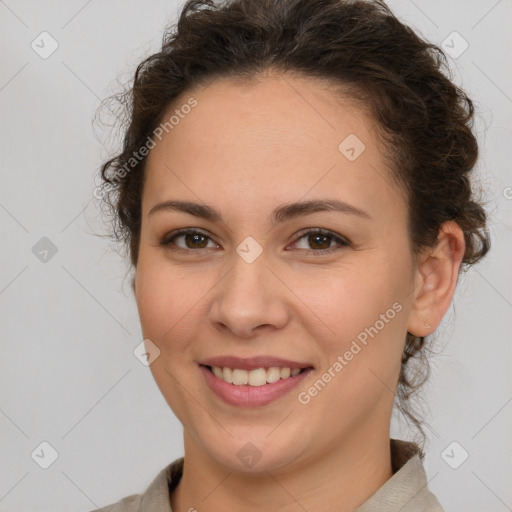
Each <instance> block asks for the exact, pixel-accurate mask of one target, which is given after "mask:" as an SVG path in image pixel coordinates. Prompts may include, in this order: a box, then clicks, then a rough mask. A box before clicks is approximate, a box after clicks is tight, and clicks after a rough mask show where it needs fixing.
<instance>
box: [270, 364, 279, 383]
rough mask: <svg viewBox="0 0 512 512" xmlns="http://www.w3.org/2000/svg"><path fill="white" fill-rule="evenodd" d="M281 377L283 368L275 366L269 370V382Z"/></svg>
mask: <svg viewBox="0 0 512 512" xmlns="http://www.w3.org/2000/svg"><path fill="white" fill-rule="evenodd" d="M280 378H281V368H277V367H275V366H273V367H272V368H269V369H268V370H267V382H268V383H269V384H270V383H272V382H277V381H278V380H279V379H280Z"/></svg>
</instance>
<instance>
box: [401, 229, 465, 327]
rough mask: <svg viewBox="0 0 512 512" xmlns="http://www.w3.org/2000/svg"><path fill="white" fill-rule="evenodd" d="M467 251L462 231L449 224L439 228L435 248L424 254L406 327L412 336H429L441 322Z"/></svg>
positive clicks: (420, 262) (417, 273) (417, 272)
mask: <svg viewBox="0 0 512 512" xmlns="http://www.w3.org/2000/svg"><path fill="white" fill-rule="evenodd" d="M465 248H466V245H465V242H464V233H463V231H462V229H461V228H460V226H459V225H458V224H457V223H455V222H453V221H448V222H445V223H444V224H443V225H442V226H441V227H440V229H439V235H438V238H437V244H436V246H435V247H433V248H429V250H428V251H426V252H425V253H424V254H422V255H421V257H420V259H419V263H418V268H417V270H416V279H415V290H414V303H413V305H412V310H411V315H410V317H409V324H408V327H407V330H408V332H410V333H411V334H414V335H415V336H427V335H428V334H431V333H432V332H433V331H434V330H435V329H436V328H437V327H438V326H439V324H440V323H441V320H442V319H443V316H444V315H445V313H446V311H447V310H448V308H449V306H450V303H451V301H452V298H453V294H454V293H455V287H456V285H457V279H458V275H459V268H460V265H461V262H462V259H463V257H464V252H465Z"/></svg>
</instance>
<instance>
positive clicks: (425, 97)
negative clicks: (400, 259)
mask: <svg viewBox="0 0 512 512" xmlns="http://www.w3.org/2000/svg"><path fill="white" fill-rule="evenodd" d="M270 70H276V71H277V72H281V73H285V72H289V73H295V74H298V75H301V76H305V77H311V78H316V79H318V80H320V81H322V82H323V83H327V84H330V86H331V88H332V90H333V91H334V92H337V91H338V90H341V91H343V93H342V94H344V95H345V96H346V97H347V96H348V97H349V98H351V99H353V100H355V101H356V102H358V104H359V105H361V108H364V109H365V110H366V111H368V112H369V113H370V115H371V116H372V118H373V119H375V120H376V121H377V125H378V126H379V127H380V130H379V135H380V137H381V138H382V139H383V140H384V141H385V142H386V145H385V147H386V148H387V150H386V153H387V155H386V156H387V158H388V160H389V162H390V163H391V166H390V168H391V169H392V175H393V177H394V178H395V179H396V181H397V182H398V183H399V184H400V185H401V187H402V190H403V191H404V192H405V197H406V198H407V202H408V216H409V217H408V229H409V235H410V242H411V247H412V249H413V251H414V252H415V253H416V254H419V252H420V251H421V250H422V249H424V248H428V247H433V246H434V245H435V244H436V241H437V237H438V233H439V228H440V226H441V225H442V224H443V223H444V222H445V221H449V220H453V221H455V222H456V223H457V224H458V225H459V226H460V228H461V229H462V230H463V232H464V239H465V244H466V249H465V254H464V257H463V261H462V265H461V271H463V270H465V269H467V267H469V266H470V265H472V264H474V263H475V262H477V261H478V260H479V259H480V258H482V257H483V256H484V255H485V254H486V253H487V251H488V250H489V248H490V237H489V234H488V231H487V229H486V213H485V210H484V208H483V205H482V202H481V201H479V200H478V199H477V198H475V191H474V187H473V189H472V184H471V182H470V174H471V172H472V169H473V167H474V166H475V163H476V161H477V156H478V145H477V141H476V138H475V136H474V134H473V131H472V130H473V121H474V119H473V117H474V107H473V103H472V101H471V100H470V99H469V98H468V96H467V95H466V94H465V92H464V91H463V90H462V89H460V88H459V87H458V86H456V85H455V84H454V83H453V82H452V81H451V79H450V76H451V75H450V70H449V66H448V64H447V59H446V57H445V55H444V53H443V51H442V50H441V49H440V48H439V47H437V46H436V45H434V44H431V43H430V42H428V41H426V40H424V39H422V38H421V37H420V36H419V35H417V34H416V33H415V32H414V31H413V30H412V29H411V28H410V27H408V26H406V25H405V24H403V23H402V22H400V21H399V20H398V19H397V18H396V17H395V15H394V14H393V13H392V12H391V10H390V9H389V8H388V7H387V5H386V4H385V3H384V2H383V1H381V0H355V1H350V0H227V1H224V2H222V3H219V2H217V3H215V2H213V0H189V1H187V2H186V4H185V5H184V7H183V9H182V12H181V14H180V17H179V20H178V22H177V24H176V25H172V26H169V27H168V28H167V29H166V31H165V33H164V36H163V42H162V48H161V51H159V52H157V53H155V54H153V55H151V56H149V57H148V58H146V59H145V60H144V61H143V62H141V63H140V64H139V65H138V67H137V70H136V72H135V77H134V81H133V85H132V87H131V88H130V89H129V90H128V91H127V92H125V93H122V94H120V95H118V96H117V97H115V99H116V100H118V101H121V103H122V105H123V106H124V107H125V113H126V116H127V121H126V127H125V132H124V142H123V147H122V151H121V152H120V153H119V154H117V155H116V156H115V157H113V158H111V159H109V160H108V161H107V162H105V163H104V164H103V166H102V168H101V178H102V194H101V197H102V198H103V200H104V201H103V204H104V205H106V206H107V209H108V211H109V213H110V215H111V221H112V222H111V225H112V235H113V237H114V239H115V240H117V241H118V242H122V243H123V245H124V247H125V248H126V249H127V251H128V252H129V256H130V260H131V264H132V266H133V267H136V265H137V259H138V248H139V241H140V229H141V198H142V188H143V184H144V166H145V162H146V157H139V158H137V159H134V158H133V155H134V154H137V155H138V154H139V153H138V151H139V149H140V148H141V147H143V146H144V145H145V144H146V141H148V140H150V137H151V135H152V134H153V133H154V130H155V129H156V128H157V127H158V126H159V124H160V122H161V120H162V118H163V115H164V113H165V112H166V111H167V109H168V108H169V106H170V105H171V104H173V102H174V101H175V100H177V98H178V97H179V96H181V95H182V94H184V93H186V92H187V91H190V90H191V89H192V88H193V87H195V86H199V85H204V84H207V83H208V82H210V81H213V80H215V79H220V78H226V77H230V78H232V79H234V80H238V81H240V82H244V81H250V80H252V79H255V78H257V77H258V76H261V74H262V73H265V72H268V71H270ZM110 99H112V98H110ZM427 349H428V344H426V343H425V338H424V337H418V336H414V335H412V334H411V333H407V336H406V340H405V345H404V352H403V356H402V362H401V371H400V376H399V381H398V386H397V392H396V395H395V405H396V406H397V408H398V409H399V410H400V411H401V412H402V413H403V414H404V416H405V417H406V419H408V420H409V421H411V422H412V423H413V425H414V426H415V427H416V428H417V429H418V430H419V432H420V434H421V437H422V438H423V441H424V440H425V433H424V431H423V429H422V418H417V417H416V416H415V413H416V411H415V409H414V408H413V406H412V402H411V398H412V397H413V395H415V394H416V392H417V391H418V390H419V388H420V387H421V386H422V385H423V384H424V383H425V381H426V380H427V378H428V375H429V363H428V358H427V357H426V350H427Z"/></svg>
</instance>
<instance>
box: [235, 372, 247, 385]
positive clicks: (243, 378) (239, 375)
mask: <svg viewBox="0 0 512 512" xmlns="http://www.w3.org/2000/svg"><path fill="white" fill-rule="evenodd" d="M248 381H249V372H248V371H247V370H238V369H235V370H233V384H236V385H237V386H241V385H243V384H247V382H248Z"/></svg>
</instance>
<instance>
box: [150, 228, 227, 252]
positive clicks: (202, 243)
mask: <svg viewBox="0 0 512 512" xmlns="http://www.w3.org/2000/svg"><path fill="white" fill-rule="evenodd" d="M180 238H182V239H183V241H184V243H185V247H180V246H179V245H178V244H176V243H175V241H176V240H179V239H180ZM207 240H211V238H210V237H209V236H208V235H206V234H205V233H203V232H201V231H198V230H196V229H180V230H179V231H176V232H174V233H171V234H170V235H166V236H165V237H164V238H163V239H162V240H161V241H160V243H159V245H161V246H169V245H175V246H177V249H174V248H173V250H176V251H184V252H190V250H194V249H209V248H211V247H207V245H208V242H207ZM215 246H217V245H216V244H215ZM217 247H218V246H217Z"/></svg>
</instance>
